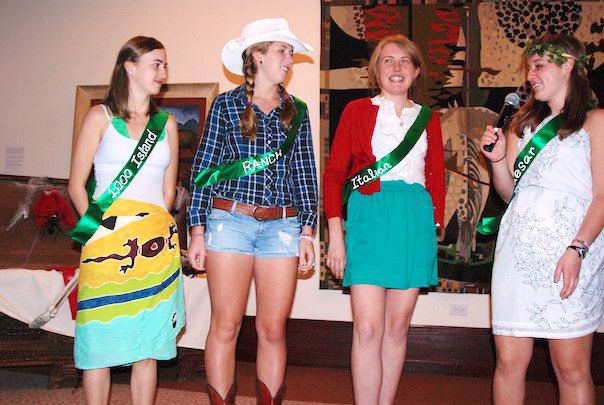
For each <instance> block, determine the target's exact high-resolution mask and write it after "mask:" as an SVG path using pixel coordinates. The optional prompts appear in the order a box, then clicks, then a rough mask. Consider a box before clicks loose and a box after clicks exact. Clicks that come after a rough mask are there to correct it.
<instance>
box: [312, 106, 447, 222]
mask: <svg viewBox="0 0 604 405" xmlns="http://www.w3.org/2000/svg"><path fill="white" fill-rule="evenodd" d="M378 110H379V107H378V106H376V105H373V104H372V103H371V99H370V98H361V99H358V100H354V101H351V102H350V103H348V105H347V106H346V108H345V109H344V111H343V112H342V116H341V117H340V123H339V124H338V129H337V130H336V136H335V139H334V140H333V143H332V145H331V152H330V154H329V159H328V161H327V165H326V167H325V173H324V174H323V205H324V207H325V215H326V217H327V219H329V218H333V217H342V189H343V188H344V184H345V183H346V181H347V180H348V179H350V178H351V177H352V176H353V175H354V174H355V173H356V172H358V171H359V170H361V169H362V168H363V167H365V166H368V165H370V164H371V163H375V161H376V159H375V156H374V155H373V150H372V148H371V138H372V137H373V129H374V127H375V121H376V118H377V113H378ZM426 132H427V134H428V151H427V153H426V157H425V162H426V169H425V171H426V190H428V192H429V193H430V196H431V197H432V204H433V207H434V222H435V223H436V225H437V226H442V223H443V219H444V211H445V160H444V152H443V141H442V132H441V128H440V117H439V116H438V113H435V114H433V115H432V119H431V120H430V122H429V123H428V127H427V128H426ZM358 190H359V192H360V193H361V194H373V193H375V192H378V191H380V180H379V179H378V180H376V181H373V182H371V183H368V184H365V185H363V186H361V187H359V189H358Z"/></svg>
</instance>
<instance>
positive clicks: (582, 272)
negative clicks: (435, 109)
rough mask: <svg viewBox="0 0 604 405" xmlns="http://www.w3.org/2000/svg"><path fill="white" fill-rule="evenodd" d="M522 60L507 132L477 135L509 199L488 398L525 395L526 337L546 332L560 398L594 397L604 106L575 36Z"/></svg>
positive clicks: (602, 287)
mask: <svg viewBox="0 0 604 405" xmlns="http://www.w3.org/2000/svg"><path fill="white" fill-rule="evenodd" d="M522 62H523V67H524V68H525V70H526V74H527V76H526V79H527V81H528V82H529V83H530V85H531V90H532V91H531V94H530V95H529V97H528V100H527V102H526V104H525V105H524V106H523V107H522V108H521V109H520V110H519V112H518V113H517V114H516V116H515V117H514V120H513V121H512V123H511V125H510V129H509V131H508V132H507V134H506V137H507V140H506V137H504V136H497V134H496V130H495V129H494V128H492V127H490V126H489V127H487V129H486V131H485V132H484V134H483V137H482V140H481V150H483V153H484V154H485V156H486V157H487V158H488V159H489V160H490V161H491V165H492V168H493V182H494V184H495V188H496V189H497V192H498V193H499V195H500V196H501V197H502V198H503V199H504V200H505V201H508V202H509V206H508V209H507V211H506V213H505V215H504V216H503V218H502V222H501V227H500V230H499V236H498V240H497V248H496V252H495V263H494V266H493V281H492V314H493V320H492V322H493V334H494V335H495V347H496V353H497V365H496V370H495V378H494V384H493V398H494V402H495V404H503V403H505V404H522V403H523V401H524V392H525V376H526V370H527V368H528V365H529V363H530V360H531V357H532V350H533V340H534V338H546V339H548V342H549V349H550V354H551V360H552V364H553V366H554V370H555V373H556V377H557V380H558V385H559V392H560V403H561V404H593V403H595V392H594V386H593V380H592V377H591V349H592V340H593V333H594V332H595V330H596V329H597V328H598V325H599V324H600V321H601V318H602V310H603V307H604V236H603V234H604V233H603V232H602V227H603V225H604V129H603V128H604V110H602V109H593V108H592V104H591V102H590V101H591V94H592V93H591V90H590V88H589V82H588V80H587V78H586V76H585V70H584V69H585V63H586V58H585V47H584V46H583V44H582V43H581V42H580V41H578V40H577V39H576V38H574V37H571V36H568V35H546V36H543V37H541V38H540V39H537V40H534V41H532V42H529V43H528V44H527V45H526V47H525V51H524V55H523V61H522ZM493 143H494V148H493V150H492V151H491V152H487V151H486V150H485V149H484V146H485V145H489V144H493Z"/></svg>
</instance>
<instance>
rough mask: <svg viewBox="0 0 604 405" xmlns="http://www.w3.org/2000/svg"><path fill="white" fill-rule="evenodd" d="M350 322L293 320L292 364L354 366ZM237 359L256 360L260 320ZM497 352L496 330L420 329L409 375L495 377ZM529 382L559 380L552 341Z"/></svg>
mask: <svg viewBox="0 0 604 405" xmlns="http://www.w3.org/2000/svg"><path fill="white" fill-rule="evenodd" d="M351 344H352V324H351V323H350V322H334V321H311V320H303V319H291V320H290V321H289V323H288V326H287V346H288V364H291V365H296V366H309V367H342V368H348V367H350V347H351ZM237 358H238V359H239V360H242V361H251V362H253V361H254V360H255V358H256V333H255V330H254V317H247V316H246V317H245V318H244V320H243V325H242V328H241V333H240V335H239V342H238V344H237ZM494 368H495V350H494V346H493V336H492V334H491V330H490V329H483V328H454V327H444V326H414V327H412V328H411V330H410V331H409V346H408V350H407V363H406V365H405V371H407V372H417V373H434V374H448V375H458V376H470V377H485V376H492V375H493V370H494ZM592 371H593V376H594V382H595V383H596V384H597V385H604V334H596V335H595V337H594V347H593V351H592ZM527 378H528V379H529V380H532V381H554V380H555V377H554V372H553V369H552V367H551V363H550V361H549V353H548V349H547V342H546V341H544V340H541V339H539V340H537V341H536V343H535V350H534V353H533V359H532V361H531V365H530V367H529V370H528V374H527Z"/></svg>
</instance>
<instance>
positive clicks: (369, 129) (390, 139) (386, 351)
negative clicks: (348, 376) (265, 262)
mask: <svg viewBox="0 0 604 405" xmlns="http://www.w3.org/2000/svg"><path fill="white" fill-rule="evenodd" d="M424 72H425V68H424V63H423V60H422V57H421V54H420V51H419V49H418V48H417V46H416V45H415V44H414V43H413V42H412V41H410V40H409V39H408V38H406V37H404V36H402V35H396V36H390V37H387V38H385V39H383V40H382V41H381V42H380V43H379V44H378V46H377V47H376V49H375V51H374V52H373V55H372V56H371V60H370V62H369V75H370V80H371V81H372V84H374V86H375V87H379V89H380V94H379V95H378V96H376V97H373V98H363V99H359V100H354V101H352V102H351V103H349V104H348V105H347V106H346V108H345V109H344V112H343V113H342V116H341V118H340V123H339V125H338V129H337V131H336V136H335V139H334V141H333V144H332V146H331V154H330V156H329V160H328V162H327V166H326V169H325V174H324V181H323V190H324V193H325V194H324V205H325V213H326V216H327V220H328V225H329V241H330V242H329V250H328V254H327V265H328V266H329V267H330V269H331V271H332V273H333V274H334V275H335V276H336V277H338V278H342V277H343V278H344V286H350V292H351V299H352V315H353V320H354V332H353V343H352V377H353V385H354V394H355V403H357V404H365V403H366V404H377V403H379V404H391V403H393V402H394V397H395V395H396V391H397V388H398V384H399V380H400V376H401V373H402V370H403V364H404V362H405V353H406V348H407V331H408V329H409V324H410V321H411V315H412V313H413V309H414V307H415V303H416V301H417V296H418V292H419V288H420V287H429V286H432V285H435V284H436V283H437V262H436V233H437V230H439V229H441V224H442V221H443V215H444V205H445V181H444V178H445V176H444V156H443V145H442V136H441V129H440V119H439V116H438V114H437V113H433V112H432V111H431V110H430V109H429V108H426V107H423V106H421V105H418V104H416V103H414V102H413V101H412V100H411V99H410V97H413V96H414V92H415V90H416V87H417V83H418V82H419V80H420V79H421V77H422V75H423V74H424ZM346 203H347V218H346V241H345V240H344V232H343V226H342V218H343V215H342V214H343V210H342V206H343V204H346Z"/></svg>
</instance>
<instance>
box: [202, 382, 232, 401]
mask: <svg viewBox="0 0 604 405" xmlns="http://www.w3.org/2000/svg"><path fill="white" fill-rule="evenodd" d="M235 395H237V383H235V382H233V385H231V388H230V389H229V392H228V393H227V395H226V398H224V399H222V397H221V396H220V394H219V393H218V391H216V389H215V388H214V387H212V386H211V385H210V384H208V397H209V398H210V404H211V405H234V404H235Z"/></svg>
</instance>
